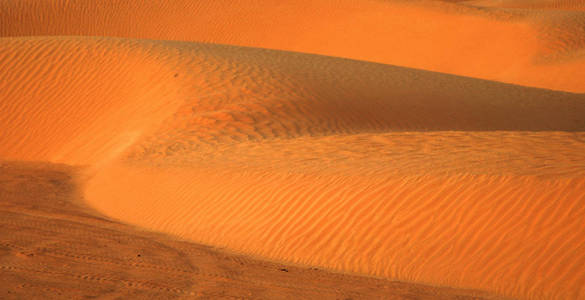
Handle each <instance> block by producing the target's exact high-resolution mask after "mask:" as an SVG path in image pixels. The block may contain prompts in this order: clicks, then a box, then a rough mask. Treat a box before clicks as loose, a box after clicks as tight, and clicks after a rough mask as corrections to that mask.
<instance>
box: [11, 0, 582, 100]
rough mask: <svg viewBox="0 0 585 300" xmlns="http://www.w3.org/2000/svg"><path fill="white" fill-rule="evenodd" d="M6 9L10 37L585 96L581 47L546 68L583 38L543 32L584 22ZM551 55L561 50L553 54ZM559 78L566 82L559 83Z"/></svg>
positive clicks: (218, 6)
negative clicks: (335, 64) (409, 71)
mask: <svg viewBox="0 0 585 300" xmlns="http://www.w3.org/2000/svg"><path fill="white" fill-rule="evenodd" d="M1 5H2V7H3V8H4V9H5V10H6V11H7V13H5V15H4V17H3V20H2V21H0V22H2V23H0V24H1V26H0V28H1V29H0V34H2V35H3V36H14V35H91V36H115V37H130V38H147V39H160V40H169V39H170V40H183V41H198V42H206V43H220V44H231V45H240V46H248V47H260V48H270V49H279V50H288V51H297V52H305V53H315V54H321V55H329V56H337V57H344V58H352V59H359V60H365V61H372V62H379V63H385V64H393V65H398V66H405V67H412V68H420V69H426V70H432V71H437V72H444V73H451V74H457V75H463V76H470V77H476V78H483V79H489V80H496V81H502V82H507V83H515V84H521V85H527V86H534V87H541V88H549V89H555V90H565V91H574V92H584V91H585V90H583V86H582V81H580V80H578V79H575V78H581V77H584V75H585V74H583V73H582V72H583V69H585V68H583V66H584V62H583V59H582V58H583V56H582V49H583V47H582V46H579V47H578V48H577V49H571V52H575V51H576V52H577V53H581V54H580V55H578V61H576V62H573V63H571V64H568V65H567V64H562V63H560V64H557V63H555V62H554V61H553V62H552V63H551V62H550V61H549V63H548V64H546V65H542V64H539V63H538V62H539V61H540V60H541V56H542V55H546V56H547V57H551V55H552V57H555V56H556V51H563V49H565V48H566V47H567V46H570V45H571V44H572V43H573V42H574V41H575V38H577V39H583V37H582V35H581V36H577V37H575V38H573V39H572V40H566V39H563V38H562V37H560V36H558V35H556V34H553V35H549V34H548V32H549V31H550V30H553V31H556V29H554V28H553V29H551V28H548V27H546V26H545V27H544V28H543V27H542V26H541V25H543V24H547V23H548V22H549V21H550V20H549V19H550V18H553V19H554V18H556V19H558V18H561V19H567V20H568V22H569V23H571V24H582V23H583V21H582V20H585V19H584V18H583V17H582V16H580V15H579V16H560V17H559V16H556V15H554V14H553V15H551V16H548V15H546V14H545V17H544V18H542V17H541V15H540V14H537V15H536V16H535V15H533V14H526V13H523V12H521V11H514V10H512V11H508V10H493V11H490V10H485V9H480V8H477V7H475V6H474V5H473V3H467V2H461V3H459V4H453V3H445V2H442V1H417V2H406V1H372V0H364V1H329V0H328V1H306V3H303V5H297V3H293V2H290V3H289V2H283V1H280V2H278V3H277V2H272V1H245V2H239V1H236V2H231V1H211V2H210V1H173V2H169V3H165V4H164V5H163V6H162V7H159V6H158V4H155V3H143V2H133V1H113V0H110V1H109V2H99V3H97V2H91V3H87V2H86V1H79V0H76V1H67V2H59V3H49V2H28V1H14V2H7V3H3V4H1ZM112 8H114V9H112ZM112 10H113V11H114V12H113V13H112ZM33 12H34V13H33ZM259 12H262V13H261V15H259ZM39 14H40V15H39ZM169 16H172V17H169ZM151 20H157V22H152V21H151ZM136 24H140V26H137V25H136ZM565 27H566V26H565ZM561 28H562V27H561ZM578 28H579V27H578V26H577V27H576V29H578ZM551 36H552V39H550V37H551ZM556 37H559V38H558V39H557V38H556ZM559 48H560V49H559ZM550 49H555V50H554V51H553V53H552V54H551V53H550V52H549V50H550ZM563 56H566V53H563ZM543 74H547V75H543ZM551 74H552V75H551ZM567 74H574V76H566V75H567ZM558 76H562V77H563V78H565V79H564V80H557V79H556V78H558Z"/></svg>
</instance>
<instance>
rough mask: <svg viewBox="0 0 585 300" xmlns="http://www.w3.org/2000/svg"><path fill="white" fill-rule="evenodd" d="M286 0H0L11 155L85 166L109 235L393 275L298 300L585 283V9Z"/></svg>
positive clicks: (511, 292) (564, 291)
mask: <svg viewBox="0 0 585 300" xmlns="http://www.w3.org/2000/svg"><path fill="white" fill-rule="evenodd" d="M496 2H497V3H496ZM275 3H276V2H274V3H265V2H264V1H251V2H245V1H242V2H240V1H213V2H208V1H193V2H190V1H175V2H168V3H166V4H165V5H163V6H162V7H158V6H155V5H154V4H152V3H142V2H141V1H102V2H94V3H93V4H88V3H85V2H82V1H57V2H54V3H50V2H42V1H10V2H8V1H6V2H0V15H1V16H2V18H0V25H1V26H0V33H1V34H2V36H4V38H1V39H0V91H1V92H0V128H3V129H6V130H3V133H2V135H0V158H1V159H3V160H5V161H46V162H51V163H60V164H67V165H73V166H76V168H79V171H75V172H74V173H71V171H70V170H66V171H62V172H64V173H63V174H69V173H71V174H75V175H74V177H75V178H77V179H76V180H77V181H78V183H77V184H78V185H77V186H75V187H71V189H79V190H78V192H79V194H78V195H76V196H75V197H72V198H71V199H78V200H76V201H81V200H82V199H83V201H85V202H86V203H87V204H88V205H89V206H91V208H92V209H95V210H97V212H99V213H101V214H103V215H105V216H108V217H110V218H112V219H113V220H116V221H108V222H111V223H112V224H117V225H115V226H123V225H121V224H119V222H124V223H128V224H132V225H137V226H139V227H142V228H145V229H148V230H153V231H158V232H162V233H166V234H170V235H172V236H175V237H179V238H182V239H185V240H189V241H191V242H196V243H200V244H205V245H210V246H214V247H220V248H222V249H227V250H229V251H233V252H236V253H238V255H239V256H238V257H248V258H246V259H250V260H254V261H257V260H255V259H269V260H271V261H277V262H279V263H280V264H294V265H296V266H299V268H302V267H304V268H307V267H309V268H313V267H316V268H319V269H326V270H329V271H335V272H345V273H352V274H355V275H365V276H376V277H379V278H380V279H379V281H376V283H372V282H368V281H367V280H370V279H364V278H361V277H343V278H342V279H339V278H341V277H339V278H337V277H336V278H337V279H335V278H334V277H330V278H334V279H331V280H332V281H328V282H331V286H334V285H335V284H339V285H340V286H343V289H342V291H341V292H340V291H337V292H332V293H324V294H303V296H305V297H321V298H322V297H334V295H335V296H339V295H351V297H365V298H368V297H376V296H379V295H386V296H388V297H397V298H400V297H408V295H406V294H404V293H401V292H399V290H400V288H397V289H393V288H385V289H383V293H381V294H378V293H375V292H372V290H367V291H368V292H367V293H366V292H364V293H362V294H359V293H357V292H355V291H354V290H350V289H349V288H350V286H348V285H347V284H348V282H352V281H353V282H356V284H363V286H364V287H369V288H371V287H373V286H376V285H380V284H382V285H384V284H388V283H387V281H385V280H393V281H401V282H410V283H417V284H426V285H431V286H441V287H450V288H451V289H445V290H442V289H437V290H433V289H434V288H431V287H423V286H418V287H419V288H417V289H415V290H416V292H414V293H415V295H416V297H422V298H424V297H430V298H433V297H445V298H449V297H457V296H478V297H495V296H498V297H499V296H502V297H511V298H522V299H581V298H585V269H584V268H583V267H582V266H583V265H585V226H583V225H584V224H585V206H584V205H583V204H584V203H585V94H582V93H583V92H584V91H585V81H584V79H583V78H585V60H584V58H585V56H583V55H584V54H585V52H584V50H583V45H585V43H584V41H585V33H584V32H581V31H580V30H582V28H581V26H580V24H583V23H585V14H584V13H583V12H582V8H583V7H584V6H583V5H581V3H580V2H579V1H558V2H554V3H552V2H546V3H545V1H541V2H539V3H536V2H534V3H533V4H530V5H529V4H527V3H528V2H526V1H503V2H502V1H499V2H498V1H493V2H488V1H448V2H443V1H415V2H407V1H369V0H363V1H311V3H310V4H309V3H308V2H307V5H305V6H300V5H293V4H288V3H281V4H275ZM496 4H497V5H496ZM258 12H262V13H261V16H262V17H257V16H258ZM322 12H325V13H322ZM389 16H391V17H389ZM418 19H424V20H425V22H417V21H416V20H418ZM137 24H140V26H138V25H137ZM142 25H144V26H142ZM68 35H75V36H68ZM221 44H226V45H221ZM227 44H229V45H227ZM243 46H246V47H243ZM283 50H286V51H283ZM301 52H304V53H301ZM323 55H326V56H323ZM4 168H5V169H6V170H10V172H12V173H14V174H16V175H14V176H19V175H18V174H21V173H22V172H25V173H26V174H29V173H34V172H40V173H41V174H46V172H49V171H47V170H51V171H50V172H61V171H59V170H62V169H60V168H66V167H64V166H54V165H49V164H44V165H43V164H40V165H22V163H16V164H15V163H8V162H7V163H5V167H4ZM67 168H70V167H67ZM23 170H25V171H23ZM35 170H37V171H35ZM55 170H57V171H55ZM63 170H64V169H63ZM76 170H77V169H76ZM27 172H29V173H27ZM12 173H10V174H12ZM51 174H53V173H51ZM55 174H56V173H55ZM59 174H61V173H59ZM7 176H8V175H7ZM10 176H13V175H10ZM10 176H8V177H7V178H12V177H10ZM20 176H24V175H22V174H21V175H20ZM47 176H48V177H51V176H52V175H51V176H49V175H47ZM55 176H57V175H55ZM59 176H61V175H59ZM71 176H73V175H71ZM15 178H18V177H15ZM10 180H15V179H6V180H5V181H7V182H8V181H10ZM43 180H45V179H43ZM4 190H10V187H8V186H7V187H4ZM0 191H2V190H0ZM48 191H49V190H48ZM5 193H7V192H5ZM50 193H54V192H50ZM13 194H14V193H12V194H10V195H13ZM7 195H8V193H7ZM11 197H14V196H11ZM18 199H29V198H26V197H24V198H18ZM27 201H28V200H27ZM11 205H12V206H10V207H13V206H14V204H11ZM52 209H55V208H52ZM11 210H15V209H14V208H11ZM80 211H81V210H80ZM88 211H89V210H88ZM87 213H88V214H89V212H87ZM27 214H31V212H29V211H28V210H27ZM59 214H61V215H60V216H61V217H60V218H62V219H67V218H72V217H71V216H72V213H71V212H62V211H60V212H59ZM63 214H64V215H63ZM75 214H78V212H76V213H75ZM75 214H73V215H75ZM91 214H93V215H92V216H95V213H94V212H91ZM75 218H77V219H75ZM75 218H74V219H75V220H78V219H79V217H75ZM78 221H79V220H78ZM79 222H82V223H83V222H85V223H87V222H89V221H88V219H83V220H82V221H79ZM104 222H105V221H104ZM87 224H90V225H91V226H93V227H92V228H103V226H106V225H103V224H102V223H96V222H94V221H91V222H89V223H87ZM108 226H109V225H108ZM112 226H114V225H112ZM117 228H118V227H117ZM119 228H122V227H119ZM123 228H124V229H119V230H121V231H123V232H124V233H125V234H128V235H132V236H140V237H141V238H142V239H143V238H144V236H145V235H146V234H147V233H140V231H139V230H138V229H132V228H131V227H129V226H126V227H123ZM95 230H98V229H95ZM99 230H101V229H99ZM132 230H134V231H132ZM148 234H150V233H148ZM149 236H150V235H149ZM156 236H157V238H156V239H160V241H161V242H160V243H166V245H171V244H169V243H173V244H172V245H174V246H169V247H178V246H176V245H178V244H176V243H179V242H176V241H173V242H171V241H172V238H170V237H164V236H162V235H156ZM152 238H153V239H154V235H153V237H152ZM7 239H8V236H7V237H6V239H5V238H3V239H2V241H3V242H5V244H7V245H8V244H10V245H14V242H11V241H7ZM163 241H164V242H163ZM6 247H9V246H6ZM19 247H20V246H19ZM181 247H183V246H181ZM185 247H186V246H185ZM189 247H196V246H195V245H193V246H189ZM197 247H200V246H197ZM9 248H10V247H9ZM86 251H89V250H86ZM210 251H211V250H210ZM213 251H215V250H213ZM210 253H211V252H210ZM214 253H215V252H214ZM161 255H162V254H161ZM214 255H215V254H214ZM222 255H226V257H230V256H229V255H228V254H222ZM232 255H235V254H232ZM242 255H243V256H242ZM212 256H213V255H212ZM250 256H253V257H255V259H252V258H249V257H250ZM242 259H243V258H242ZM205 261H207V262H208V260H205ZM266 264H269V263H266ZM273 264H274V265H271V266H276V265H277V264H276V263H273ZM3 266H5V267H4V269H5V270H16V269H15V268H16V267H14V266H15V265H14V263H13V264H11V266H12V267H10V268H12V269H10V268H8V267H6V265H3ZM230 268H236V267H235V266H230ZM243 268H247V266H245V267H243ZM287 268H292V267H287ZM236 269H237V268H236ZM260 269H261V268H260ZM246 270H247V269H246ZM254 270H255V271H254V272H255V273H254V274H255V275H254V276H268V275H260V274H266V273H262V272H263V271H262V270H260V271H258V270H259V269H257V268H256V269H254ZM287 270H288V269H287ZM281 273H282V272H281ZM287 273H294V272H287ZM323 274H326V275H322V276H349V275H335V274H331V273H323ZM141 276H143V275H141ZM299 276H300V277H297V278H304V280H310V279H309V278H313V277H311V276H313V275H310V274H309V275H307V274H305V273H303V274H301V275H299ZM319 276H321V275H319ZM100 278H101V277H100ZM247 278H252V277H247ZM254 278H256V277H254ZM358 278H361V279H358ZM231 279H232V278H230V280H231ZM338 279H339V280H338ZM128 280H130V279H128ZM153 280H154V279H153ZM157 280H158V279H157ZM161 280H162V279H161ZM236 280H238V279H236ZM282 280H289V279H282ZM328 280H329V279H328ZM336 280H337V281H336ZM371 280H374V279H371ZM376 280H378V279H376ZM102 281H103V280H102ZM246 282H247V283H246V284H244V285H242V286H240V288H239V289H242V290H244V289H245V288H244V286H246V287H250V286H252V285H254V282H255V281H254V280H252V279H250V280H247V281H246ZM263 282H264V283H265V284H263V285H262V286H263V287H265V286H268V289H270V287H271V286H273V285H275V284H277V281H276V282H275V281H270V282H269V283H266V281H263ZM165 284H168V282H167V283H165ZM190 284H191V283H185V285H183V286H180V287H179V286H177V285H176V286H174V287H175V288H176V289H175V290H173V291H174V292H173V293H174V294H173V295H175V296H177V295H179V296H180V295H183V296H194V295H195V294H193V293H194V291H195V290H194V289H192V288H189V285H190ZM328 284H329V283H328ZM299 286H300V285H299ZM386 286H387V285H386ZM303 288H308V287H307V286H306V285H303ZM364 289H365V288H364ZM427 289H428V290H427ZM179 290H180V293H177V291H179ZM470 290H475V291H476V292H472V291H470ZM480 290H481V291H485V292H487V293H483V292H477V291H480ZM157 291H160V290H157ZM279 291H280V290H277V291H276V292H275V293H274V294H270V295H266V294H264V295H262V294H243V293H242V294H238V293H235V292H233V290H230V294H229V295H232V296H238V295H239V296H245V297H270V298H274V297H287V296H290V293H289V292H291V290H288V292H282V293H280V292H279ZM364 291H365V290H364ZM397 291H398V292H397ZM167 292H168V290H167ZM279 293H280V294H279ZM352 293H353V294H352ZM128 295H130V296H131V295H134V296H138V295H136V294H131V293H129V294H128ZM198 295H200V296H201V295H203V296H212V295H215V296H218V294H209V293H208V294H205V293H203V294H198ZM494 295H495V296H494ZM151 296H155V295H154V294H153V295H151ZM158 296H160V295H158Z"/></svg>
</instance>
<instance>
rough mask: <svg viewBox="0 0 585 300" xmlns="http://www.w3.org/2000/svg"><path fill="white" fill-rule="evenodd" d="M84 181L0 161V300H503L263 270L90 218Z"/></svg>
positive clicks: (295, 269) (62, 171)
mask: <svg viewBox="0 0 585 300" xmlns="http://www.w3.org/2000/svg"><path fill="white" fill-rule="evenodd" d="M78 172H79V170H78V169H75V168H71V167H68V166H64V165H53V164H48V163H23V162H5V161H0V199H2V201H0V225H1V226H0V237H1V239H0V270H1V272H0V280H1V281H2V284H1V285H0V297H2V299H37V298H42V299H80V298H95V297H98V298H104V297H106V298H139V299H144V298H148V299H153V298H156V299H184V298H206V299H207V298H212V299H217V298H229V297H233V298H252V299H258V298H261V299H283V298H284V299H288V298H299V297H300V298H303V299H346V298H351V299H372V298H386V299H388V298H389V299H407V298H409V297H412V296H413V295H416V297H417V298H418V299H498V298H495V297H493V296H490V295H488V294H486V293H480V292H474V291H465V290H456V289H452V288H435V287H428V286H424V285H417V284H411V283H402V282H389V281H386V280H383V279H375V278H366V277H358V276H351V275H344V274H332V273H330V272H325V271H323V270H318V269H317V268H313V267H301V266H290V265H283V264H279V263H272V262H266V261H259V260H255V259H251V258H249V257H245V256H241V255H234V254H230V253H225V252H221V251H217V250H215V249H213V248H211V247H208V246H203V245H196V244H192V243H187V242H184V241H178V240H175V239H173V238H170V237H168V236H164V235H161V234H156V233H152V232H146V231H143V230H140V229H136V228H134V227H131V226H128V225H124V224H120V223H117V222H113V221H111V220H107V219H104V218H103V217H102V216H98V215H96V214H95V212H94V211H92V210H89V209H87V208H86V207H85V206H84V205H83V203H82V201H83V198H82V196H81V191H80V190H79V186H78V182H77V181H78ZM283 270H284V271H283Z"/></svg>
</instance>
